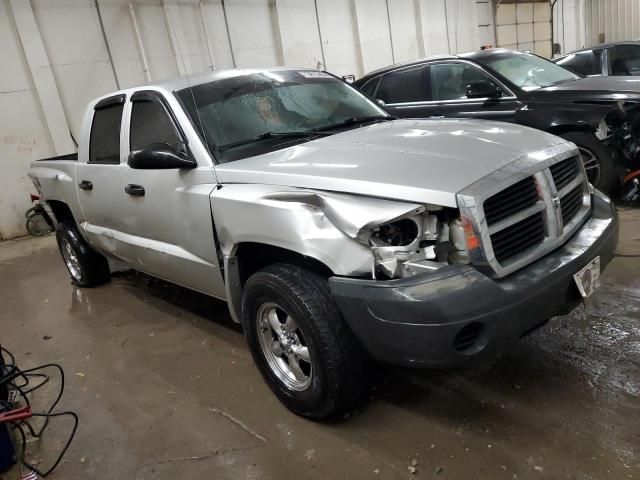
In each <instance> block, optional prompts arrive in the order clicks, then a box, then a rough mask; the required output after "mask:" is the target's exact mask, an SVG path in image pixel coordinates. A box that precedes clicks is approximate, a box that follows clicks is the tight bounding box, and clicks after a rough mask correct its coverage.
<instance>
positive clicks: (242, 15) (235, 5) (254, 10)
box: [225, 0, 282, 67]
mask: <svg viewBox="0 0 640 480" xmlns="http://www.w3.org/2000/svg"><path fill="white" fill-rule="evenodd" d="M225 5H226V8H227V18H228V21H229V33H230V37H231V44H232V45H233V51H234V54H235V57H236V64H237V66H238V67H257V66H265V67H272V66H275V65H281V64H282V51H281V50H280V45H279V38H278V36H279V34H278V27H277V25H276V19H275V17H274V12H273V5H274V4H272V2H271V1H269V0H242V1H235V2H234V1H231V2H229V1H227V2H225Z"/></svg>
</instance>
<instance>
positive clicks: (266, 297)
mask: <svg viewBox="0 0 640 480" xmlns="http://www.w3.org/2000/svg"><path fill="white" fill-rule="evenodd" d="M242 323H243V327H244V332H245V336H246V338H247V342H248V344H249V348H250V349H251V353H252V355H253V358H254V360H255V362H256V364H257V366H258V368H259V370H260V373H261V374H262V376H263V377H264V379H265V381H266V382H267V384H268V385H269V387H270V388H271V390H273V392H274V393H275V394H276V396H277V397H278V399H279V400H280V401H281V402H282V403H283V404H284V405H285V406H286V407H287V408H289V409H290V410H292V411H293V412H295V413H297V414H299V415H302V416H304V417H308V418H313V419H325V418H329V417H335V416H338V415H341V414H344V413H347V412H348V411H349V410H351V409H353V408H354V407H355V406H356V405H357V403H359V402H360V401H361V400H362V399H363V398H364V393H366V386H367V381H366V378H365V377H366V376H365V358H364V355H363V353H362V351H361V349H360V345H359V344H358V343H357V342H356V340H355V338H354V337H353V334H352V333H351V331H350V330H349V328H348V327H347V325H346V324H345V323H344V320H342V317H341V315H340V312H339V310H338V307H337V306H336V304H335V302H334V301H333V298H332V297H331V293H330V291H329V285H328V282H327V280H326V279H325V278H322V277H320V276H319V275H316V274H314V273H312V272H309V271H306V270H303V269H301V268H299V267H296V266H293V265H288V264H275V265H271V266H269V267H267V268H265V269H264V270H261V271H259V272H257V273H255V274H254V275H252V276H251V277H250V278H249V280H248V281H247V283H246V285H245V288H244V293H243V300H242Z"/></svg>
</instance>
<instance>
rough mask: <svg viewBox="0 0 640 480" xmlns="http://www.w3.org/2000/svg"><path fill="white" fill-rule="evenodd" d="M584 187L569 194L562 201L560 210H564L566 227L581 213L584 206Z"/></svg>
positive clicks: (579, 187) (580, 186) (563, 216)
mask: <svg viewBox="0 0 640 480" xmlns="http://www.w3.org/2000/svg"><path fill="white" fill-rule="evenodd" d="M583 197H584V187H583V186H582V184H580V185H578V186H577V187H576V188H574V189H573V190H571V191H570V192H569V193H567V194H566V195H565V196H564V197H562V198H561V199H560V208H562V223H563V224H564V225H566V224H567V223H569V222H570V221H571V220H572V219H573V217H575V216H576V214H577V213H578V212H579V211H580V208H581V207H582V204H583Z"/></svg>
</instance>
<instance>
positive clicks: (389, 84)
mask: <svg viewBox="0 0 640 480" xmlns="http://www.w3.org/2000/svg"><path fill="white" fill-rule="evenodd" d="M428 72H429V67H425V66H420V67H417V68H410V69H407V70H400V71H397V72H391V73H387V74H386V75H384V76H383V77H382V80H381V81H380V86H379V87H378V91H377V93H376V99H380V100H384V102H385V103H404V102H424V101H427V100H431V98H430V95H429V83H428V82H429V79H428Z"/></svg>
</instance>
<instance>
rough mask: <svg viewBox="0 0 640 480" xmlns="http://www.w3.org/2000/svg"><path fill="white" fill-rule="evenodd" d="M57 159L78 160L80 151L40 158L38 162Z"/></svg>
mask: <svg viewBox="0 0 640 480" xmlns="http://www.w3.org/2000/svg"><path fill="white" fill-rule="evenodd" d="M56 160H71V161H73V162H77V161H78V153H77V152H76V153H66V154H64V155H58V156H57V157H48V158H40V159H38V160H36V162H48V161H56Z"/></svg>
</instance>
